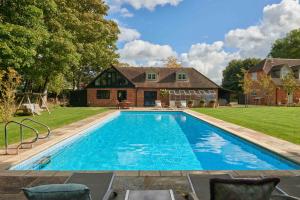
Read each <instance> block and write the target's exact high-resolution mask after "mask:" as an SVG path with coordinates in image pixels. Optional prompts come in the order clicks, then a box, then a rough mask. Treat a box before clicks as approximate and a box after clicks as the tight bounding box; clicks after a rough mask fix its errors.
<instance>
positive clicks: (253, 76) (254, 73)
mask: <svg viewBox="0 0 300 200" xmlns="http://www.w3.org/2000/svg"><path fill="white" fill-rule="evenodd" d="M251 79H252V80H253V81H257V72H252V73H251Z"/></svg>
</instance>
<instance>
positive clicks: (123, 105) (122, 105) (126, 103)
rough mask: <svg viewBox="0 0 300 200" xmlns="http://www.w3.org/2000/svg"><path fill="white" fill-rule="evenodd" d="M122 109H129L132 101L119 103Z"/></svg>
mask: <svg viewBox="0 0 300 200" xmlns="http://www.w3.org/2000/svg"><path fill="white" fill-rule="evenodd" d="M119 107H120V109H129V108H130V102H129V101H121V102H120V103H119Z"/></svg>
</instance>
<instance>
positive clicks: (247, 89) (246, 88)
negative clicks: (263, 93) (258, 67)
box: [239, 70, 254, 107]
mask: <svg viewBox="0 0 300 200" xmlns="http://www.w3.org/2000/svg"><path fill="white" fill-rule="evenodd" d="M253 84H254V81H253V80H252V79H251V76H250V74H249V73H248V72H247V70H243V79H242V80H241V81H240V83H239V85H240V86H241V87H242V91H243V94H244V95H245V107H248V104H249V95H250V94H251V92H252V87H253Z"/></svg>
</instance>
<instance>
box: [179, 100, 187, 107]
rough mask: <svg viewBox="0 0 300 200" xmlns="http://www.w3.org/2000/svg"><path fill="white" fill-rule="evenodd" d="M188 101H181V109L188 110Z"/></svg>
mask: <svg viewBox="0 0 300 200" xmlns="http://www.w3.org/2000/svg"><path fill="white" fill-rule="evenodd" d="M186 107H187V106H186V100H181V101H180V108H186Z"/></svg>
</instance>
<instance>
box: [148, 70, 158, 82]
mask: <svg viewBox="0 0 300 200" xmlns="http://www.w3.org/2000/svg"><path fill="white" fill-rule="evenodd" d="M146 78H147V80H148V81H156V80H157V74H156V73H152V72H151V73H147V75H146Z"/></svg>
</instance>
